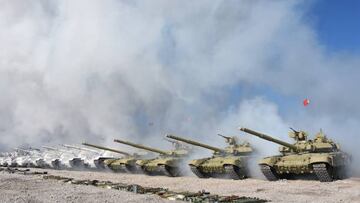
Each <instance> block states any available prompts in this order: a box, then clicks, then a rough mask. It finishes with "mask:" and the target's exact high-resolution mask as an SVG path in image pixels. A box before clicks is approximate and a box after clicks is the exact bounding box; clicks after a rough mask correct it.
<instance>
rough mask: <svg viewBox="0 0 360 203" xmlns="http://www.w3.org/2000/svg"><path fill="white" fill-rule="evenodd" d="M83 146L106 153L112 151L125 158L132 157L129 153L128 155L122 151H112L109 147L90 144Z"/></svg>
mask: <svg viewBox="0 0 360 203" xmlns="http://www.w3.org/2000/svg"><path fill="white" fill-rule="evenodd" d="M82 144H83V145H85V146H88V147H93V148H96V149H102V150H106V151H110V152H115V153H118V154H123V155H125V156H130V154H129V153H126V152H123V151H120V150H116V149H111V148H108V147H103V146H99V145H94V144H89V143H86V142H84V143H82Z"/></svg>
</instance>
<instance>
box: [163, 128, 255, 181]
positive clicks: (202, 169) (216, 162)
mask: <svg viewBox="0 0 360 203" xmlns="http://www.w3.org/2000/svg"><path fill="white" fill-rule="evenodd" d="M218 135H219V136H221V137H223V138H225V139H226V142H227V143H228V144H229V145H228V146H227V147H226V148H225V149H220V148H217V147H213V146H210V145H207V144H203V143H199V142H196V141H192V140H189V139H184V138H181V137H177V136H174V135H167V136H166V137H168V138H171V139H175V140H178V141H181V142H185V143H188V144H191V145H195V146H199V147H203V148H206V149H209V150H212V151H213V156H212V157H207V158H203V159H195V160H192V161H191V162H190V163H189V166H190V169H191V171H192V172H193V173H194V174H195V175H196V176H197V177H199V178H208V177H219V176H220V177H227V178H231V179H235V180H238V179H244V178H246V177H248V176H249V174H248V170H247V162H248V159H249V156H250V154H251V153H252V152H253V149H252V148H251V146H250V144H249V143H248V142H244V143H242V144H239V143H237V141H236V139H235V137H227V136H223V135H220V134H218Z"/></svg>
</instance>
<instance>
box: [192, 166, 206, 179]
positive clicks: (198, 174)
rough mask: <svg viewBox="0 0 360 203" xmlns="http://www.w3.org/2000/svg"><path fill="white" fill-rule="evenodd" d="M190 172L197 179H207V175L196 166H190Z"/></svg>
mask: <svg viewBox="0 0 360 203" xmlns="http://www.w3.org/2000/svg"><path fill="white" fill-rule="evenodd" d="M190 170H191V172H193V173H194V174H195V175H196V176H197V177H198V178H208V176H207V175H205V174H204V173H202V172H201V171H200V170H199V169H198V168H197V167H196V166H190Z"/></svg>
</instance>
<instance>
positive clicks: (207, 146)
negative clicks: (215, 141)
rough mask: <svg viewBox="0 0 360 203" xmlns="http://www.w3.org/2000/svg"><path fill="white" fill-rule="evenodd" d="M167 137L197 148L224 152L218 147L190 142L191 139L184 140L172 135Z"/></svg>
mask: <svg viewBox="0 0 360 203" xmlns="http://www.w3.org/2000/svg"><path fill="white" fill-rule="evenodd" d="M166 137H168V138H171V139H174V140H178V141H181V142H185V143H188V144H191V145H195V146H199V147H203V148H206V149H210V150H213V151H217V152H222V151H223V150H222V149H220V148H217V147H213V146H210V145H207V144H202V143H200V142H196V141H192V140H189V139H184V138H181V137H177V136H174V135H170V134H169V135H166Z"/></svg>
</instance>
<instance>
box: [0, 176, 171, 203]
mask: <svg viewBox="0 0 360 203" xmlns="http://www.w3.org/2000/svg"><path fill="white" fill-rule="evenodd" d="M51 174H53V173H51ZM83 178H84V179H85V178H86V177H83ZM0 202H6V203H9V202H19V203H23V202H26V203H38V202H83V203H84V202H109V203H110V202H159V203H165V202H171V203H174V201H168V200H165V199H162V198H160V197H158V196H156V195H139V194H133V193H130V192H123V191H117V190H110V189H102V188H96V187H93V186H85V185H73V184H67V183H62V182H60V181H56V180H44V179H43V178H42V177H41V176H40V175H21V174H9V173H7V172H0Z"/></svg>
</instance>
